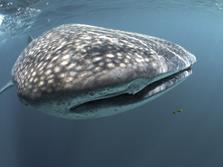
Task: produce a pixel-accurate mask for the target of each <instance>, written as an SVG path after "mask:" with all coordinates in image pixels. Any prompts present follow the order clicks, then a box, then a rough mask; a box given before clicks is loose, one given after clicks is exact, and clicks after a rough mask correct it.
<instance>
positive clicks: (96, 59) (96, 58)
mask: <svg viewBox="0 0 223 167" xmlns="http://www.w3.org/2000/svg"><path fill="white" fill-rule="evenodd" d="M101 59H102V57H95V58H94V59H93V62H97V61H100V60H101Z"/></svg>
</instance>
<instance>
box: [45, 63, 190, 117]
mask: <svg viewBox="0 0 223 167" xmlns="http://www.w3.org/2000/svg"><path fill="white" fill-rule="evenodd" d="M191 74H192V70H191V67H189V68H187V69H184V70H182V71H180V72H177V73H174V74H172V75H169V76H166V77H164V78H161V79H159V80H157V81H154V82H152V83H150V84H149V85H147V86H146V87H144V88H143V89H142V90H141V91H139V92H137V93H136V94H129V93H124V94H119V95H116V96H111V97H105V98H103V99H97V100H92V101H88V102H86V103H82V104H80V105H78V106H76V105H75V106H74V107H71V108H70V109H69V111H66V112H49V114H52V115H55V116H58V117H63V118H66V119H92V118H100V117H105V116H110V115H114V114H117V113H121V112H124V111H128V110H132V109H134V108H136V107H138V106H141V105H143V104H145V103H147V102H148V101H151V100H153V99H155V98H157V97H159V96H160V95H162V94H163V93H166V92H167V91H169V90H170V89H172V88H174V87H175V86H177V85H178V84H180V83H181V82H182V81H183V80H185V79H186V78H187V77H188V76H189V75H191Z"/></svg>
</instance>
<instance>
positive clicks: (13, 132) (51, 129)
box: [0, 0, 223, 167]
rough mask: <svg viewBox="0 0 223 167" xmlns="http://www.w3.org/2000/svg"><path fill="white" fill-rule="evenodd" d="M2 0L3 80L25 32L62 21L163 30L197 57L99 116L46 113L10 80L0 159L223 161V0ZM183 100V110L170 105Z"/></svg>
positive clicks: (132, 166)
mask: <svg viewBox="0 0 223 167" xmlns="http://www.w3.org/2000/svg"><path fill="white" fill-rule="evenodd" d="M2 2H3V1H0V13H2V14H3V15H0V85H4V84H5V83H6V82H7V81H8V80H9V79H10V72H11V71H10V70H11V67H12V65H13V63H14V62H15V60H16V58H17V57H18V55H19V54H20V52H21V51H22V50H23V49H24V48H25V47H26V45H27V38H28V36H29V35H32V36H34V37H37V36H39V35H41V34H42V33H43V32H44V31H46V30H48V29H50V28H51V27H54V26H57V25H60V24H63V23H83V24H91V25H96V26H102V27H107V28H114V29H121V30H126V31H133V32H138V33H143V34H148V35H154V36H157V37H162V38H165V39H167V40H170V41H173V42H176V43H178V44H180V45H182V46H184V47H185V48H187V49H188V50H189V51H191V52H192V53H193V54H195V55H196V57H197V59H198V62H197V63H196V64H195V66H194V68H193V74H192V75H191V76H190V77H189V78H188V79H187V80H186V81H185V82H183V83H182V84H181V85H179V86H178V87H176V88H175V89H173V90H171V91H170V92H168V93H167V94H164V95H163V96H161V97H159V98H158V99H156V100H154V101H151V102H150V103H148V104H146V105H144V106H142V107H140V108H137V109H135V110H134V111H131V112H126V113H123V114H119V115H115V116H111V117H106V118H102V119H95V120H79V121H70V120H64V119H60V118H56V117H52V116H48V115H46V114H43V113H41V112H38V111H36V110H33V109H32V108H27V107H25V106H23V105H22V104H21V103H20V102H19V100H18V98H17V96H16V92H15V89H10V90H9V91H8V92H7V93H5V94H3V95H1V96H0V166H1V167H39V166H42V167H62V166H63V167H74V166H78V167H105V166H106V167H150V166H151V167H200V166H202V167H222V166H223V159H222V156H223V145H222V141H223V134H222V129H223V123H222V120H223V109H222V105H223V103H222V99H223V89H222V85H223V73H222V70H223V59H222V56H223V47H222V44H223V2H222V1H221V0H212V1H211V0H203V1H200V0H187V1H186V0H181V1H176V0H172V1H171V0H169V1H160V0H149V1H146V0H120V1H118V0H113V1H105V0H91V1H90V0H82V1H81V0H79V1H71V0H65V1H59V0H54V1H53V0H52V1H44V0H40V1H37V0H35V1H33V3H29V4H27V3H25V2H32V1H31V0H20V1H19V0H17V1H15V0H14V1H13V3H14V4H13V5H14V6H13V5H12V6H13V8H14V9H15V10H14V11H13V10H5V8H1V3H2ZM18 4H19V5H18ZM21 4H23V5H21ZM18 6H19V7H18ZM17 7H18V8H21V9H19V10H18V9H17ZM21 11H22V12H21ZM4 19H5V20H4ZM2 20H4V21H2ZM178 108H182V109H183V112H180V113H177V114H176V115H173V114H172V112H174V111H176V110H177V109H178Z"/></svg>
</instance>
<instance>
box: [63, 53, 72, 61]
mask: <svg viewBox="0 0 223 167" xmlns="http://www.w3.org/2000/svg"><path fill="white" fill-rule="evenodd" d="M69 59H71V55H69V54H67V55H64V56H63V57H62V60H69Z"/></svg>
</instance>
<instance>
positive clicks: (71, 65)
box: [67, 63, 75, 70]
mask: <svg viewBox="0 0 223 167" xmlns="http://www.w3.org/2000/svg"><path fill="white" fill-rule="evenodd" d="M74 67H75V64H74V63H72V64H70V65H69V66H67V69H68V70H70V69H72V68H74Z"/></svg>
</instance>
